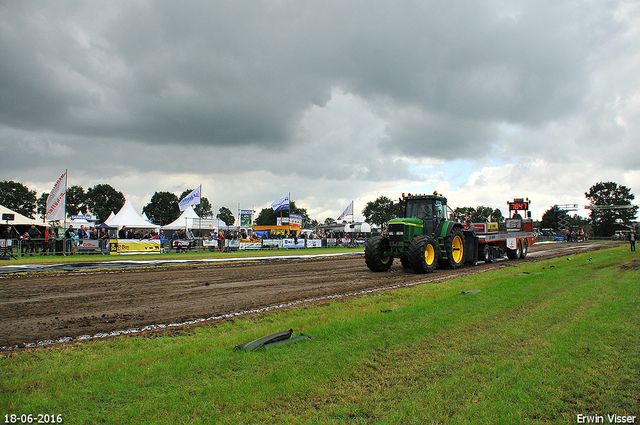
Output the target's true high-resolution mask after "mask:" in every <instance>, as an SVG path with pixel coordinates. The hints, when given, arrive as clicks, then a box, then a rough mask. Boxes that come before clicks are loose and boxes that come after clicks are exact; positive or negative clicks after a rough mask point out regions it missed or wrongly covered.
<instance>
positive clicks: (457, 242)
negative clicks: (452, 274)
mask: <svg viewBox="0 0 640 425" xmlns="http://www.w3.org/2000/svg"><path fill="white" fill-rule="evenodd" d="M451 255H452V256H453V261H455V262H456V263H460V262H462V258H463V256H464V244H463V243H462V238H461V237H460V236H455V237H454V238H453V242H452V243H451Z"/></svg>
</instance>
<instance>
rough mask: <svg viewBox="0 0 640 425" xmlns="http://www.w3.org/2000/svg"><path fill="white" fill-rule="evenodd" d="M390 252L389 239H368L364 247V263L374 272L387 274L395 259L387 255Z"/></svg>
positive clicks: (376, 237) (375, 237)
mask: <svg viewBox="0 0 640 425" xmlns="http://www.w3.org/2000/svg"><path fill="white" fill-rule="evenodd" d="M385 251H389V238H385V237H383V236H374V237H372V238H369V239H367V243H366V244H365V247H364V261H365V262H366V263H367V267H369V270H371V271H372V272H386V271H387V270H389V269H390V268H391V265H392V264H393V257H392V256H390V255H385V254H384V253H385Z"/></svg>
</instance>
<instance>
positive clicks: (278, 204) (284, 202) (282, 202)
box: [271, 195, 289, 212]
mask: <svg viewBox="0 0 640 425" xmlns="http://www.w3.org/2000/svg"><path fill="white" fill-rule="evenodd" d="M271 208H273V212H278V211H282V210H288V209H289V195H285V196H283V197H282V198H278V199H276V200H275V201H273V203H272V204H271Z"/></svg>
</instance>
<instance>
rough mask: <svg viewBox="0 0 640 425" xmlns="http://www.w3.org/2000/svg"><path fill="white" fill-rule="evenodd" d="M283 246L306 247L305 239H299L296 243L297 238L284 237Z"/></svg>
mask: <svg viewBox="0 0 640 425" xmlns="http://www.w3.org/2000/svg"><path fill="white" fill-rule="evenodd" d="M282 247H283V248H304V239H298V243H296V241H295V239H282Z"/></svg>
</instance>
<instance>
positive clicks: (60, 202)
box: [46, 171, 67, 221]
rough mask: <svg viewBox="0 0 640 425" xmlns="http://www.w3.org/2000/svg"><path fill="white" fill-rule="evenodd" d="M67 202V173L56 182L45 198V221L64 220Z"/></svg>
mask: <svg viewBox="0 0 640 425" xmlns="http://www.w3.org/2000/svg"><path fill="white" fill-rule="evenodd" d="M66 202H67V172H66V171H65V172H64V173H63V174H62V175H61V176H60V178H59V179H58V180H57V181H56V183H55V184H54V185H53V188H52V189H51V193H49V196H48V197H47V214H46V217H47V220H48V221H55V220H64V217H65V215H66V206H65V203H66Z"/></svg>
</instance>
